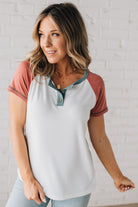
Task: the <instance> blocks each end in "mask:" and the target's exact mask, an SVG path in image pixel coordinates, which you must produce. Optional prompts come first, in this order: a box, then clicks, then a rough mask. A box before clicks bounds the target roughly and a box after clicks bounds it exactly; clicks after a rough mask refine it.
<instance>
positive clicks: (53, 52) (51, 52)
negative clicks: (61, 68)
mask: <svg viewBox="0 0 138 207" xmlns="http://www.w3.org/2000/svg"><path fill="white" fill-rule="evenodd" d="M55 53H56V51H49V52H47V54H55Z"/></svg>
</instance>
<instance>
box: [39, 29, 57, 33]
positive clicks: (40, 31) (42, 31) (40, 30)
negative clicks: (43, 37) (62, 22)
mask: <svg viewBox="0 0 138 207" xmlns="http://www.w3.org/2000/svg"><path fill="white" fill-rule="evenodd" d="M55 31H58V30H57V29H54V30H51V31H50V32H55ZM39 32H43V31H42V30H40V29H39Z"/></svg>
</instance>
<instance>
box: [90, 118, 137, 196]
mask: <svg viewBox="0 0 138 207" xmlns="http://www.w3.org/2000/svg"><path fill="white" fill-rule="evenodd" d="M88 129H89V134H90V138H91V141H92V144H93V147H94V149H95V151H96V153H97V155H98V157H99V159H100V160H101V162H102V164H103V165H104V167H105V169H106V170H107V171H108V173H109V174H110V176H111V177H112V179H113V181H114V184H115V186H116V187H117V189H118V190H119V191H121V192H123V191H125V190H128V189H130V188H134V187H135V186H134V183H132V181H131V180H129V179H128V178H127V177H125V176H123V174H122V172H121V171H120V169H119V166H118V164H117V162H116V159H115V156H114V153H113V150H112V147H111V144H110V142H109V139H108V137H107V135H106V132H105V125H104V116H103V115H101V116H98V117H94V116H91V118H90V119H89V121H88Z"/></svg>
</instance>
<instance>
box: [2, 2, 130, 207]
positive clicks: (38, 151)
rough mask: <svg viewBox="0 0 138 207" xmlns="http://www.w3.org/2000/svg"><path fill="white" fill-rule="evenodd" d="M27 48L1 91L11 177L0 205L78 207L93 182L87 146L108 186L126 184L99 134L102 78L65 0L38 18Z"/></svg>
mask: <svg viewBox="0 0 138 207" xmlns="http://www.w3.org/2000/svg"><path fill="white" fill-rule="evenodd" d="M33 39H34V41H35V42H36V47H35V49H34V50H33V51H32V52H31V53H29V54H28V56H27V59H26V60H25V61H22V62H21V63H20V64H19V66H18V68H17V70H16V71H15V74H14V77H13V80H12V82H11V84H10V85H9V87H8V90H9V117H10V133H11V140H12V145H13V151H14V155H15V158H16V161H17V164H18V177H17V180H16V183H15V185H14V187H13V190H12V192H11V195H10V197H9V200H8V202H7V205H6V207H16V206H20V207H33V206H47V205H48V203H49V201H50V200H51V202H52V206H55V207H58V206H60V207H62V206H64V207H69V206H73V207H86V206H87V205H88V201H89V199H90V196H91V191H92V189H93V188H94V186H95V173H94V167H93V161H92V154H91V149H92V145H93V147H94V149H95V151H96V153H97V155H98V156H99V158H100V160H101V162H102V163H103V165H104V167H105V168H106V170H107V171H108V173H109V174H110V175H111V177H112V179H113V181H114V184H115V186H116V188H117V189H118V190H119V191H121V192H124V191H126V190H129V189H132V188H134V183H133V182H132V181H131V180H129V179H128V178H127V177H125V176H124V175H123V174H122V172H121V171H120V169H119V167H118V165H117V163H116V160H115V157H114V154H113V151H112V148H111V145H110V142H109V140H108V137H107V135H106V132H105V127H104V116H103V114H104V113H105V112H107V111H108V108H107V104H106V98H105V87H104V82H103V79H102V78H101V77H100V76H99V75H97V74H94V73H92V72H90V70H89V69H88V65H89V64H90V62H91V58H90V56H89V53H88V37H87V32H86V28H85V25H84V22H83V19H82V17H81V15H80V13H79V11H78V10H77V8H76V7H75V6H74V5H73V4H71V3H61V4H53V5H50V6H48V7H47V8H46V9H44V10H43V11H42V12H41V13H40V15H39V16H38V18H37V20H36V24H35V28H34V31H33Z"/></svg>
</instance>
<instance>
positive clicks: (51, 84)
mask: <svg viewBox="0 0 138 207" xmlns="http://www.w3.org/2000/svg"><path fill="white" fill-rule="evenodd" d="M88 74H89V72H88V70H87V69H84V75H83V76H82V77H81V78H80V79H78V80H76V81H74V82H73V83H72V84H70V85H69V86H67V87H66V88H62V89H60V90H61V91H64V90H67V89H70V88H72V87H73V85H77V84H80V83H81V82H83V81H84V80H85V79H86V78H87V76H88ZM48 85H49V86H51V87H52V88H55V89H56V90H59V89H57V88H56V86H55V84H54V82H53V81H52V79H51V77H49V83H48Z"/></svg>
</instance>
